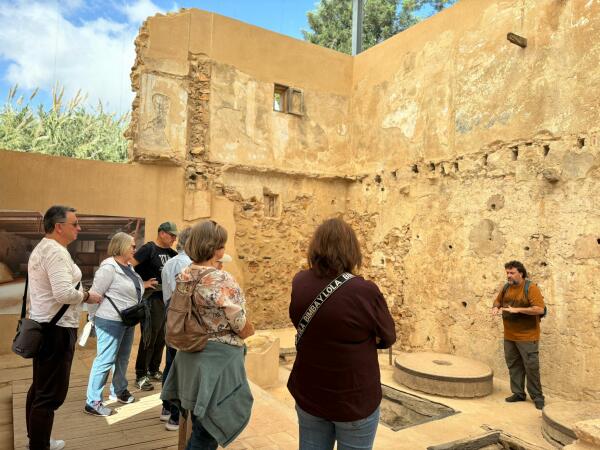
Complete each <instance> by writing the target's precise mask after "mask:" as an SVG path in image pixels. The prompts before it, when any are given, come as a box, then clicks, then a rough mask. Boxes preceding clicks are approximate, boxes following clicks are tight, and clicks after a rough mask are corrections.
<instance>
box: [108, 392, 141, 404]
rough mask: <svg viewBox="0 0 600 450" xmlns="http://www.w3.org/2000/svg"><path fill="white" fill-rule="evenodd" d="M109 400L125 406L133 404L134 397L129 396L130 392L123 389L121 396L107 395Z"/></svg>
mask: <svg viewBox="0 0 600 450" xmlns="http://www.w3.org/2000/svg"><path fill="white" fill-rule="evenodd" d="M108 398H109V400H111V401H113V402H114V401H115V400H116V401H118V402H119V403H125V404H129V403H133V402H135V397H134V396H133V395H131V392H129V391H128V390H127V389H125V390H124V391H123V392H122V393H121V394H119V395H112V394H111V395H109V396H108Z"/></svg>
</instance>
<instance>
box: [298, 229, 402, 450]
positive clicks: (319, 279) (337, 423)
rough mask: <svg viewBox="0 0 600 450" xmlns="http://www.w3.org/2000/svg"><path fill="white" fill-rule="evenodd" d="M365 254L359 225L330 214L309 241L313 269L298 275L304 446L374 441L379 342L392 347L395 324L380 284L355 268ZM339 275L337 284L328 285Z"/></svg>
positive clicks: (342, 445) (322, 449)
mask: <svg viewBox="0 0 600 450" xmlns="http://www.w3.org/2000/svg"><path fill="white" fill-rule="evenodd" d="M361 262H362V255H361V252H360V247H359V244H358V240H357V239H356V234H355V233H354V230H352V228H351V227H350V226H349V225H348V224H347V223H345V222H344V221H343V220H341V219H329V220H326V221H325V222H323V223H322V224H321V225H320V226H319V227H318V228H317V230H316V231H315V234H314V236H313V238H312V241H311V243H310V246H309V249H308V265H309V267H310V269H309V270H304V271H301V272H299V273H298V274H296V276H295V277H294V280H293V282H292V299H291V303H290V318H291V319H292V322H293V323H294V326H295V327H296V329H297V330H298V329H299V327H300V329H299V330H300V333H299V334H301V338H300V339H299V340H298V341H297V344H296V347H297V356H296V361H295V362H294V368H293V369H292V373H291V374H290V378H289V381H288V389H289V391H290V393H291V394H292V396H293V397H294V399H295V400H296V411H297V413H298V423H299V426H300V450H304V449H314V450H317V449H318V450H325V449H333V445H334V443H335V441H336V440H337V445H338V447H337V448H338V449H339V450H343V449H356V448H361V449H364V448H372V446H373V441H374V439H375V432H376V431H377V424H378V421H379V404H380V403H381V382H380V377H379V362H378V359H377V349H378V348H388V347H390V346H391V345H392V344H393V343H394V342H395V341H396V332H395V328H394V322H393V319H392V317H391V315H390V312H389V310H388V307H387V304H386V302H385V299H384V298H383V295H382V294H381V292H380V291H379V288H377V286H376V285H375V284H374V283H373V282H371V281H367V280H365V279H364V278H362V277H360V276H352V275H348V274H353V273H354V272H355V271H356V270H357V269H358V268H360V265H361ZM344 273H345V274H346V275H343V274H344ZM340 275H342V276H340ZM338 277H339V278H338ZM336 278H337V279H338V282H337V283H335V282H334V283H333V285H332V286H335V285H336V284H337V285H338V287H337V289H336V290H335V291H334V292H331V291H332V288H331V287H330V288H328V289H326V287H327V286H328V285H330V283H331V282H332V281H333V280H335V279H336ZM344 279H347V281H345V282H343V284H341V282H342V281H343V280H344ZM340 280H342V281H340ZM340 284H341V285H340ZM322 291H324V293H322ZM320 293H322V294H321V296H320V301H319V303H321V301H322V299H323V298H324V297H328V298H327V299H326V301H322V303H321V306H320V307H319V309H318V311H317V312H313V314H312V317H310V318H309V317H308V316H306V314H305V312H307V309H308V308H309V307H310V306H311V304H312V303H313V302H314V301H315V299H316V297H317V296H318V295H319V294H320ZM328 295H329V296H328ZM313 311H314V309H313ZM303 316H305V317H304V320H303ZM309 316H310V314H309ZM306 319H308V321H309V324H308V325H307V324H306Z"/></svg>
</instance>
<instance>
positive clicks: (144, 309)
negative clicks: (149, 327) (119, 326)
mask: <svg viewBox="0 0 600 450" xmlns="http://www.w3.org/2000/svg"><path fill="white" fill-rule="evenodd" d="M104 297H106V300H108V301H109V302H110V304H111V305H112V307H113V308H115V311H117V314H119V317H120V318H121V321H122V322H123V325H125V326H126V327H133V326H135V325H137V324H138V323H140V322H141V323H142V325H146V324H145V321H146V318H147V317H150V311H149V309H150V307H149V306H148V303H147V302H145V301H143V300H142V301H141V302H138V303H137V304H136V305H133V306H130V307H129V308H125V309H124V310H123V311H119V309H118V308H117V305H115V303H114V302H113V301H112V299H111V298H110V297H109V296H108V295H106V294H104Z"/></svg>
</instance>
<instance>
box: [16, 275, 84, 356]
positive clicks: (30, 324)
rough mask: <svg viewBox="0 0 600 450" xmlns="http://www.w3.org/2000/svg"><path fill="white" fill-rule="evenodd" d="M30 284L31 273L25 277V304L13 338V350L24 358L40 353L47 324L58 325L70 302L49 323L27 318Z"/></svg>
mask: <svg viewBox="0 0 600 450" xmlns="http://www.w3.org/2000/svg"><path fill="white" fill-rule="evenodd" d="M28 285H29V275H27V278H25V292H23V305H22V306H21V318H20V319H19V323H18V325H17V334H16V335H15V338H14V339H13V343H12V351H13V352H14V353H16V354H17V355H19V356H22V357H23V358H34V357H36V356H37V355H38V353H39V351H40V348H41V346H42V339H43V337H44V329H45V328H46V327H47V326H53V325H56V323H57V322H58V321H59V320H60V319H61V317H62V316H63V315H64V314H65V312H67V309H68V308H69V306H71V305H69V304H65V305H62V306H61V307H60V309H59V310H58V312H57V313H56V315H55V316H54V317H53V318H52V320H51V321H50V322H48V323H39V322H36V321H35V320H33V319H27V318H25V312H26V310H27V287H28ZM79 286H81V283H77V286H75V289H77V290H79Z"/></svg>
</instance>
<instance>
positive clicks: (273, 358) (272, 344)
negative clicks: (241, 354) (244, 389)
mask: <svg viewBox="0 0 600 450" xmlns="http://www.w3.org/2000/svg"><path fill="white" fill-rule="evenodd" d="M246 345H247V346H248V354H247V355H246V373H247V374H248V378H249V379H250V380H252V382H253V383H256V384H258V385H259V386H260V387H262V388H267V387H270V386H274V385H276V384H277V382H278V381H279V338H278V337H273V336H270V335H268V334H255V335H254V336H251V337H250V338H248V339H246Z"/></svg>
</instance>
